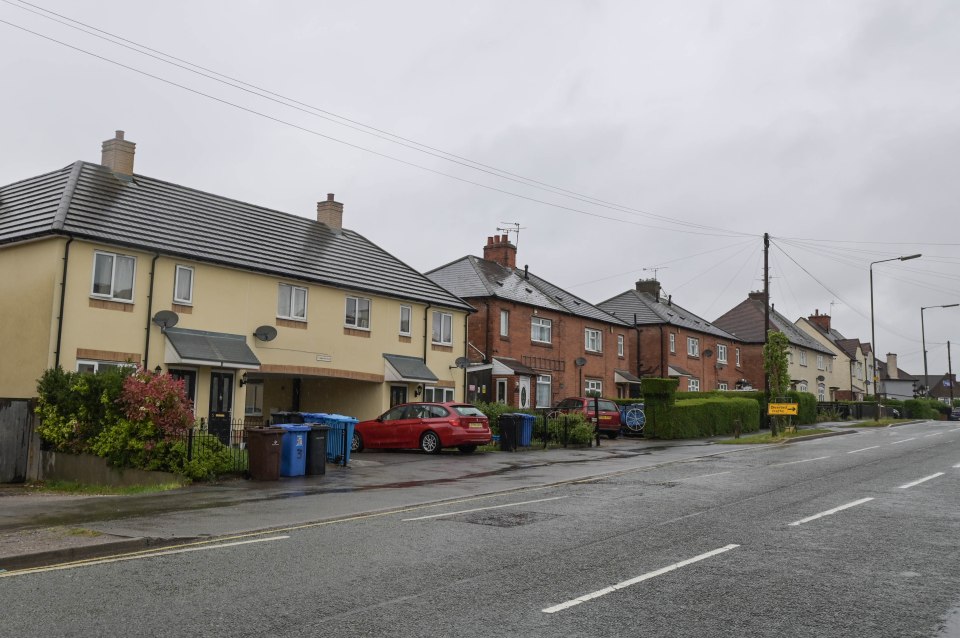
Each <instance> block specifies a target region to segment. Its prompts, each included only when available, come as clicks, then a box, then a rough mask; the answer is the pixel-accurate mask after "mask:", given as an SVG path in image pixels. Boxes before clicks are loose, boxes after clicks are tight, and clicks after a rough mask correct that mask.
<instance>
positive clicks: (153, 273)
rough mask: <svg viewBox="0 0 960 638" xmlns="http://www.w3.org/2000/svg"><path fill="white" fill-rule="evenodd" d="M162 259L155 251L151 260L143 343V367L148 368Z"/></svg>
mask: <svg viewBox="0 0 960 638" xmlns="http://www.w3.org/2000/svg"><path fill="white" fill-rule="evenodd" d="M158 259H160V253H154V255H153V261H151V262H150V290H149V291H148V292H147V338H146V342H145V343H144V344H143V367H144V369H146V367H147V360H148V358H149V357H150V322H151V318H152V317H153V282H154V279H156V275H157V260H158Z"/></svg>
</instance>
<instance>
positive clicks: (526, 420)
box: [513, 412, 536, 447]
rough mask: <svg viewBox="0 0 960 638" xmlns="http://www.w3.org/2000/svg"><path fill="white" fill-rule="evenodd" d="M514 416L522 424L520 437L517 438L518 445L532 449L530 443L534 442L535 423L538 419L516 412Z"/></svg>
mask: <svg viewBox="0 0 960 638" xmlns="http://www.w3.org/2000/svg"><path fill="white" fill-rule="evenodd" d="M513 416H515V417H517V419H518V420H519V423H520V431H519V436H518V437H517V441H518V444H519V445H520V447H530V443H531V441H533V422H534V420H535V419H536V417H535V416H533V415H532V414H524V413H522V412H514V413H513Z"/></svg>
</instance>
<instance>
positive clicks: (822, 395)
mask: <svg viewBox="0 0 960 638" xmlns="http://www.w3.org/2000/svg"><path fill="white" fill-rule="evenodd" d="M826 400H827V386H826V384H823V383H818V384H817V401H826Z"/></svg>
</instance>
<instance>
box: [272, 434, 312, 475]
mask: <svg viewBox="0 0 960 638" xmlns="http://www.w3.org/2000/svg"><path fill="white" fill-rule="evenodd" d="M279 427H281V428H283V429H284V433H283V438H282V439H281V441H280V476H303V475H304V474H305V473H306V471H307V433H308V432H309V431H310V426H309V425H301V424H298V423H281V424H280V425H279Z"/></svg>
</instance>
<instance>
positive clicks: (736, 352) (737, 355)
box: [734, 348, 740, 368]
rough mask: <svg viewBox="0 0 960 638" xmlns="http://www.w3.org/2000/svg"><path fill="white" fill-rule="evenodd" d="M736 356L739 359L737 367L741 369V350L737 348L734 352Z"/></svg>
mask: <svg viewBox="0 0 960 638" xmlns="http://www.w3.org/2000/svg"><path fill="white" fill-rule="evenodd" d="M734 354H735V355H736V357H737V367H738V368H739V367H740V348H736V349H735V350H734Z"/></svg>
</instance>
